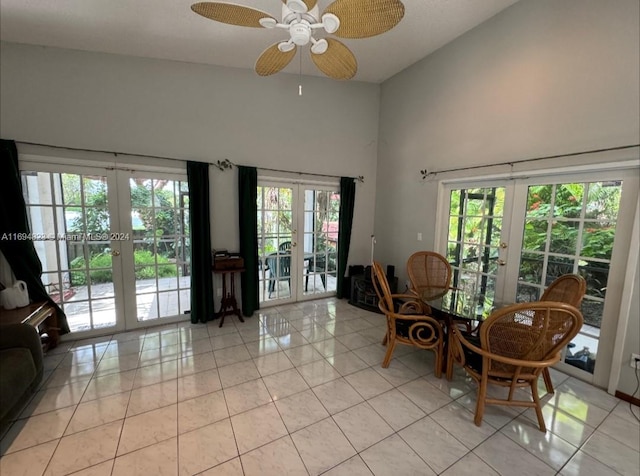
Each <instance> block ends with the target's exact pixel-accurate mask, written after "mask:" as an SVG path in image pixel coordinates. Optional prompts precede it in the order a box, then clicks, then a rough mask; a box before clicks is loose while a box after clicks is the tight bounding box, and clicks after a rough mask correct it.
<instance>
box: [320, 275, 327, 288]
mask: <svg viewBox="0 0 640 476" xmlns="http://www.w3.org/2000/svg"><path fill="white" fill-rule="evenodd" d="M320 279H321V280H322V287H323V288H324V290H325V291H326V290H327V277H326V276H325V274H324V273H320Z"/></svg>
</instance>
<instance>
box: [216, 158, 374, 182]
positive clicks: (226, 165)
mask: <svg viewBox="0 0 640 476" xmlns="http://www.w3.org/2000/svg"><path fill="white" fill-rule="evenodd" d="M213 166H214V167H217V168H218V169H220V170H227V169H230V168H232V167H234V166H235V167H237V166H238V164H234V163H233V162H231V161H230V160H229V159H224V160H222V161H220V160H218V162H217V163H215V164H213ZM256 169H259V170H267V171H269V172H282V173H285V174H297V175H311V176H313V177H331V178H340V176H338V175H329V174H316V173H313V172H295V171H292V170H284V169H271V168H268V167H256ZM351 178H353V180H356V181H358V182H360V183H364V176H363V175H359V176H358V177H351Z"/></svg>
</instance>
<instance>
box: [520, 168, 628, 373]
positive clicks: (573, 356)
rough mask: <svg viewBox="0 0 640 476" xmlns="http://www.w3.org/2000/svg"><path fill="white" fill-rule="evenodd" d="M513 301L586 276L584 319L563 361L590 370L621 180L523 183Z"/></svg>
mask: <svg viewBox="0 0 640 476" xmlns="http://www.w3.org/2000/svg"><path fill="white" fill-rule="evenodd" d="M526 193H527V209H526V211H525V213H524V226H523V230H524V231H523V238H522V251H521V259H520V272H519V275H518V285H517V286H518V290H517V300H518V301H519V302H521V301H534V300H537V299H539V298H540V296H541V295H542V293H543V292H544V289H545V288H546V287H547V286H548V285H549V284H551V283H552V282H553V281H554V280H555V279H556V278H558V277H559V276H562V275H563V274H567V273H575V274H579V275H581V276H582V277H584V278H585V279H586V280H587V292H586V295H585V297H584V299H583V301H582V306H581V311H582V314H583V317H584V324H583V326H582V329H581V331H580V333H579V334H578V336H576V338H575V339H574V340H573V342H572V343H571V344H570V345H569V347H568V349H566V351H565V355H564V362H565V363H566V364H568V365H572V366H574V367H576V368H578V369H581V370H583V371H585V372H588V373H590V374H592V373H593V371H594V368H595V364H596V359H597V352H598V341H599V336H600V328H601V325H602V316H603V312H604V302H605V297H606V290H607V282H608V278H609V268H610V264H611V255H612V252H613V244H614V237H615V231H616V224H617V220H618V210H619V208H620V199H621V195H622V181H619V180H614V181H604V182H596V181H594V182H567V183H554V184H542V185H529V186H528V187H527V192H526Z"/></svg>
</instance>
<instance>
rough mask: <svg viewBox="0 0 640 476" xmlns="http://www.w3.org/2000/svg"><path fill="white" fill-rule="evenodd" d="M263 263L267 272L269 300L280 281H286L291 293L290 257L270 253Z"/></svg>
mask: <svg viewBox="0 0 640 476" xmlns="http://www.w3.org/2000/svg"><path fill="white" fill-rule="evenodd" d="M265 262H266V265H267V269H268V270H269V299H271V295H272V294H273V292H274V291H275V289H276V283H280V281H286V282H287V284H288V286H289V292H291V255H282V254H280V253H271V254H270V255H269V256H267V258H266V260H265Z"/></svg>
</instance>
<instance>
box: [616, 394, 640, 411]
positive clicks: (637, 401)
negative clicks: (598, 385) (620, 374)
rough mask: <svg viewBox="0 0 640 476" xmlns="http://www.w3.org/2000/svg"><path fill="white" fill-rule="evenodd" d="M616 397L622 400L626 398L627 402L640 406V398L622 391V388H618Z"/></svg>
mask: <svg viewBox="0 0 640 476" xmlns="http://www.w3.org/2000/svg"><path fill="white" fill-rule="evenodd" d="M616 397H617V398H619V399H620V400H624V401H625V402H629V403H631V404H632V405H635V406H636V407H640V398H636V397H634V396H631V395H628V394H626V393H623V392H621V391H620V390H616Z"/></svg>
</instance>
